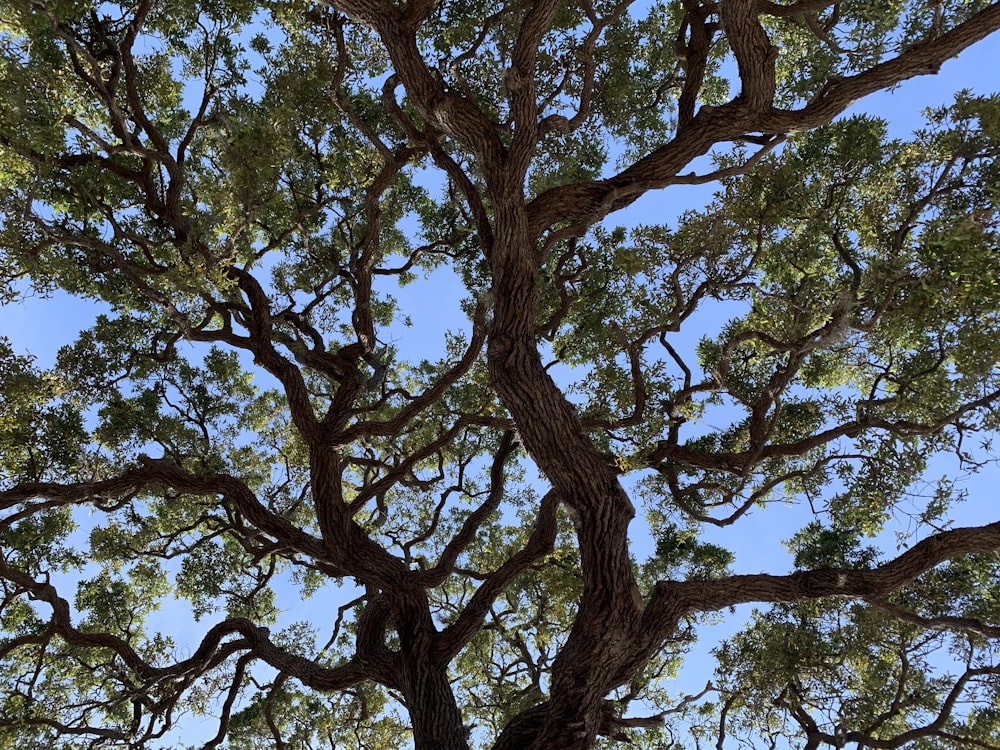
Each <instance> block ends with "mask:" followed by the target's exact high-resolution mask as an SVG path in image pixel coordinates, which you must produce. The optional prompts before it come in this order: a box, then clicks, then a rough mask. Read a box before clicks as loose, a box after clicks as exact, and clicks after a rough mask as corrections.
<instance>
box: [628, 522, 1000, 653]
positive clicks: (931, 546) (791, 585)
mask: <svg viewBox="0 0 1000 750" xmlns="http://www.w3.org/2000/svg"><path fill="white" fill-rule="evenodd" d="M998 549H1000V522H996V523H992V524H988V525H986V526H972V527H966V528H960V529H954V530H952V531H944V532H941V533H939V534H935V535H933V536H930V537H927V538H926V539H924V540H922V541H920V542H918V543H917V544H915V545H914V546H913V547H911V548H910V549H909V550H907V551H906V552H904V553H902V554H901V555H899V556H898V557H896V558H895V559H893V560H891V561H889V562H887V563H885V564H883V565H880V566H879V567H877V568H874V569H872V570H853V569H847V568H845V569H833V568H821V569H818V570H805V571H798V572H795V573H792V574H790V575H784V576H775V575H766V574H757V575H738V576H730V577H728V578H723V579H719V580H713V581H660V582H659V583H657V584H656V587H655V590H654V593H653V596H652V597H651V598H650V601H649V604H648V605H647V606H646V611H645V613H644V615H643V618H644V620H645V621H646V622H648V623H651V624H653V627H655V629H656V631H657V632H658V633H660V634H663V635H665V634H666V633H668V632H669V631H670V629H671V627H672V623H676V622H677V620H678V619H679V618H680V617H681V616H683V615H686V614H690V613H693V612H708V611H714V610H718V609H723V608H725V607H731V606H734V605H736V604H744V603H747V602H770V603H778V602H796V601H803V600H806V599H816V598H820V597H824V596H839V597H858V598H865V599H868V598H873V597H882V596H885V595H886V594H889V593H891V592H893V591H895V590H897V589H899V588H900V587H902V586H904V585H906V584H908V583H910V582H912V581H913V580H914V579H916V578H917V577H918V576H920V575H921V574H923V573H925V572H927V571H928V570H930V569H931V568H933V567H935V566H936V565H939V564H940V563H942V562H944V561H946V560H950V559H952V558H955V557H960V556H962V555H967V554H971V553H975V552H990V551H995V550H998Z"/></svg>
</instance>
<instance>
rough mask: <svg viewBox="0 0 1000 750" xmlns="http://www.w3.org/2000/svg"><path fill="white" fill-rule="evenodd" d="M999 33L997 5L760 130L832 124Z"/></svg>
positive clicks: (778, 115) (780, 113) (780, 114)
mask: <svg viewBox="0 0 1000 750" xmlns="http://www.w3.org/2000/svg"><path fill="white" fill-rule="evenodd" d="M998 29H1000V3H994V4H993V5H990V6H989V7H987V8H985V9H983V10H981V11H980V12H979V13H977V14H976V15H974V16H972V18H969V19H968V20H966V21H963V22H962V23H960V24H959V25H958V26H956V27H955V28H953V29H950V30H948V31H946V32H945V33H944V34H941V36H939V37H936V38H935V39H932V40H930V41H928V42H923V43H921V44H917V45H915V46H913V47H910V48H909V49H908V50H906V51H904V52H902V53H900V54H899V55H898V56H897V57H894V58H893V59H891V60H886V61H885V62H882V63H879V64H878V65H875V66H873V67H872V68H869V69H868V70H865V71H863V72H861V73H858V74H857V75H853V76H849V77H847V78H841V79H837V80H833V81H831V82H830V83H829V85H828V86H827V87H826V88H825V89H824V90H823V91H822V93H821V94H820V95H819V96H817V97H816V98H815V99H814V100H813V101H811V102H809V104H807V105H806V106H804V107H803V108H802V109H798V110H786V109H775V110H773V111H772V112H771V113H770V114H768V115H765V116H764V117H763V118H762V119H761V120H760V121H759V122H758V127H759V128H760V130H762V131H763V132H766V133H794V132H800V131H804V130H810V129H812V128H815V127H819V126H820V125H823V124H825V123H828V122H830V121H831V120H832V119H833V118H834V117H836V116H837V115H838V114H840V113H841V112H842V111H843V110H844V109H846V108H847V107H849V106H850V105H851V104H853V103H854V102H856V101H857V100H858V99H861V98H862V97H865V96H868V94H872V93H874V92H876V91H881V90H883V89H888V88H891V87H892V86H895V85H896V84H898V83H902V82H903V81H905V80H907V79H909V78H914V77H916V76H922V75H930V74H932V73H937V72H938V70H939V69H940V68H941V65H942V64H944V63H945V62H946V61H947V60H950V59H951V58H953V57H955V56H956V55H958V54H959V53H960V52H961V51H962V50H964V49H966V48H967V47H970V46H971V45H973V44H975V43H976V42H978V41H980V40H982V39H985V38H986V37H988V36H989V35H990V34H992V33H993V32H994V31H997V30H998Z"/></svg>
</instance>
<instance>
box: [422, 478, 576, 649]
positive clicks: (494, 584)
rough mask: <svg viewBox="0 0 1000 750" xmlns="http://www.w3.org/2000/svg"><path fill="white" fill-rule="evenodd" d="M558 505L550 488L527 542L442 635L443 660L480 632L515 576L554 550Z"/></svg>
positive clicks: (439, 638)
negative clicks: (485, 619) (492, 605)
mask: <svg viewBox="0 0 1000 750" xmlns="http://www.w3.org/2000/svg"><path fill="white" fill-rule="evenodd" d="M558 507H559V497H558V495H557V494H556V493H555V491H553V490H549V492H547V493H546V494H545V496H544V497H543V498H542V501H541V503H540V504H539V508H538V518H537V519H536V521H535V528H534V530H533V531H532V532H531V536H530V537H529V538H528V541H527V542H526V543H525V545H524V546H523V547H522V548H521V549H520V550H518V551H517V552H515V553H514V554H513V555H511V556H510V557H508V558H507V560H506V561H505V562H504V563H503V564H502V565H501V566H500V567H499V568H497V569H496V570H495V571H494V572H493V573H491V574H490V575H488V576H487V577H486V579H485V580H484V581H483V583H482V584H481V585H480V586H479V588H478V589H476V593H475V594H473V595H472V598H471V599H470V600H469V603H468V604H466V605H465V609H463V610H462V613H461V614H460V615H459V616H458V618H457V619H456V620H455V622H453V623H452V624H451V625H449V626H448V627H447V628H446V629H445V630H443V631H442V632H441V634H440V635H439V636H438V639H437V642H436V644H435V649H434V655H435V659H437V660H438V661H439V663H447V662H448V661H450V660H451V659H452V658H454V656H455V655H456V654H457V653H458V652H459V651H460V650H461V649H462V648H463V647H464V646H465V644H466V643H468V642H469V640H470V639H471V638H472V637H473V636H474V635H475V634H476V633H478V632H479V630H480V628H481V627H482V624H483V620H484V618H485V617H486V613H487V612H489V609H490V605H491V604H492V603H493V601H494V600H495V599H496V598H497V596H499V595H500V593H501V592H502V591H503V590H504V589H505V588H507V587H508V586H509V585H510V584H511V583H512V582H513V581H514V579H515V578H517V577H518V576H519V575H520V574H521V573H523V572H524V571H525V570H527V569H528V568H529V567H530V566H531V565H533V564H534V563H535V562H537V561H538V560H540V559H541V558H542V557H544V556H545V555H546V554H548V553H549V552H550V551H551V550H552V545H553V544H554V543H555V538H556V530H557V523H556V511H557V510H558ZM428 574H434V575H435V576H436V575H437V573H435V571H434V570H431V571H428V573H427V574H425V575H428ZM431 580H433V577H432V579H431Z"/></svg>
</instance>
